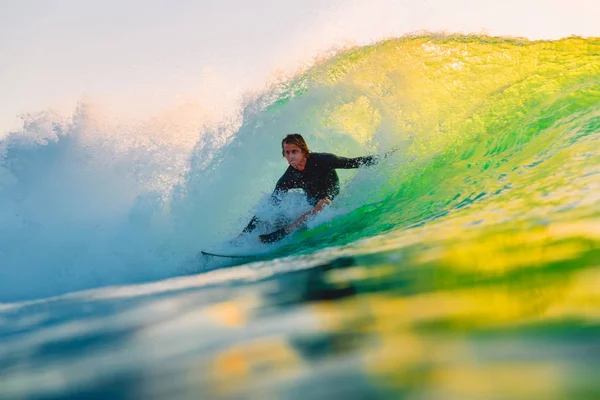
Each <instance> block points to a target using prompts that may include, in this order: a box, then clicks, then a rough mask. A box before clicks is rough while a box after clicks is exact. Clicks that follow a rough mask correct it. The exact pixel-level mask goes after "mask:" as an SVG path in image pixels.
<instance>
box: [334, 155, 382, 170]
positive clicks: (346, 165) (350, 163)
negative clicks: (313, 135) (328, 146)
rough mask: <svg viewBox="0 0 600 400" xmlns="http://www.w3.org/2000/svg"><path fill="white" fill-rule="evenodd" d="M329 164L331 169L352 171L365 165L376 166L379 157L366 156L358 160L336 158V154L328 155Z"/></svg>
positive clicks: (357, 158)
mask: <svg viewBox="0 0 600 400" xmlns="http://www.w3.org/2000/svg"><path fill="white" fill-rule="evenodd" d="M326 160H327V163H328V164H329V166H330V167H331V168H341V169H352V168H360V167H362V166H363V165H374V164H377V163H378V162H379V157H378V156H364V157H356V158H346V157H340V156H336V155H335V154H327V155H326Z"/></svg>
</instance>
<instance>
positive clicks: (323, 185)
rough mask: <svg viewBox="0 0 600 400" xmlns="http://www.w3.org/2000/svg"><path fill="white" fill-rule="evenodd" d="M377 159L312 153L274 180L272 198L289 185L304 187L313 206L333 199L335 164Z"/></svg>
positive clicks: (336, 191)
mask: <svg viewBox="0 0 600 400" xmlns="http://www.w3.org/2000/svg"><path fill="white" fill-rule="evenodd" d="M378 161H379V158H378V157H377V156H365V157H357V158H346V157H339V156H336V155H335V154H330V153H311V154H310V155H309V156H308V158H307V159H306V166H305V167H304V169H303V170H302V171H299V170H297V169H296V168H294V167H292V166H291V165H290V166H289V167H288V169H287V170H286V171H285V173H284V174H283V175H282V176H281V178H279V181H277V185H276V186H275V190H274V191H273V194H272V195H271V198H272V199H273V200H275V201H277V198H278V195H279V194H280V193H283V192H287V191H288V190H290V189H304V191H305V193H306V197H307V200H308V202H309V203H310V204H311V205H312V206H313V207H314V206H315V205H316V204H317V203H318V202H319V200H322V199H325V198H327V199H329V200H333V199H334V198H335V197H336V196H337V195H338V194H339V192H340V179H339V178H338V175H337V172H335V170H336V168H341V169H351V168H359V167H361V166H363V165H373V164H376V163H377V162H378ZM257 222H258V219H257V218H256V217H254V218H252V220H251V221H250V223H249V224H248V226H247V227H246V228H245V229H244V232H252V231H253V230H254V229H255V228H256V223H257Z"/></svg>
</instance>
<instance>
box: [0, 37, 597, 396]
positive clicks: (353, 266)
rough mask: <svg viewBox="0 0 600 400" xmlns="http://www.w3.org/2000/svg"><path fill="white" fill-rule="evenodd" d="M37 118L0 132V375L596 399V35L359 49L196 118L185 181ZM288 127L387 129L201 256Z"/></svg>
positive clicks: (255, 200)
mask: <svg viewBox="0 0 600 400" xmlns="http://www.w3.org/2000/svg"><path fill="white" fill-rule="evenodd" d="M38 128H39V129H40V130H45V131H49V132H53V134H52V135H50V134H48V135H47V136H49V139H45V141H43V140H42V141H39V140H38V141H34V142H33V143H25V142H24V141H23V140H22V139H20V138H22V137H23V136H24V135H26V134H27V133H28V132H24V133H21V134H20V135H16V134H15V135H13V136H11V137H9V138H8V139H5V141H4V143H3V146H2V149H3V161H2V179H3V181H2V192H0V193H1V194H2V197H1V200H2V204H4V205H5V207H3V208H4V210H9V211H5V212H3V214H2V216H3V221H4V222H5V223H4V224H3V227H2V230H1V231H0V233H2V235H3V236H2V237H3V239H5V240H3V243H5V246H4V247H3V248H2V249H1V250H2V254H3V256H4V260H6V265H7V267H5V270H4V271H5V275H4V277H5V278H6V279H3V282H2V283H0V288H1V289H2V298H0V301H2V302H3V303H2V305H0V324H1V325H0V337H2V341H1V342H0V360H1V361H0V372H1V373H0V397H6V398H40V399H41V398H44V399H46V398H93V397H96V398H109V397H112V398H244V397H251V398H298V397H300V396H301V397H302V398H315V399H316V398H337V397H346V398H357V399H358V398H408V399H413V398H415V399H416V398H419V399H420V398H460V399H466V398H473V399H481V398H518V399H520V398H522V399H571V398H578V399H592V398H597V397H598V396H600V386H599V385H598V383H597V379H596V375H597V370H598V367H600V365H599V361H598V360H599V358H598V357H597V356H596V354H597V353H598V348H599V346H600V339H599V338H600V325H599V320H600V312H599V310H600V195H599V193H600V136H599V131H600V41H599V40H598V39H582V38H568V39H563V40H559V41H537V42H530V41H526V40H516V39H502V38H491V37H483V36H415V37H407V38H401V39H394V40H388V41H385V42H381V43H378V44H375V45H372V46H367V47H361V48H356V49H352V50H350V51H347V52H345V53H343V54H339V55H337V56H336V57H334V58H332V59H326V60H323V61H322V62H320V63H318V64H317V65H315V66H314V67H312V68H311V69H309V70H308V71H306V72H304V73H302V74H300V75H298V76H296V77H295V78H294V79H293V80H292V81H290V82H287V83H286V84H285V85H282V86H281V87H276V88H274V89H273V90H272V91H270V92H269V93H267V94H265V95H263V96H262V97H259V98H257V99H255V100H254V101H252V102H251V103H250V104H249V105H248V106H247V107H246V108H245V109H244V111H243V114H242V119H241V122H240V123H239V125H236V126H235V128H234V129H230V127H226V126H223V127H220V128H217V129H214V130H210V131H206V132H204V135H203V136H202V137H201V139H200V140H199V141H198V142H197V143H196V145H195V147H194V149H193V151H192V152H191V155H188V156H186V157H185V160H186V161H185V164H186V165H187V167H186V168H185V169H183V170H182V171H180V172H178V174H179V175H177V174H175V175H177V177H179V178H180V179H174V178H173V176H175V175H169V173H168V172H165V171H163V170H160V171H159V173H156V174H155V173H154V172H155V170H156V169H157V168H159V167H158V166H157V165H155V164H154V163H151V162H148V161H146V160H145V159H144V158H143V157H142V156H136V157H131V154H127V155H126V157H125V158H126V159H127V160H121V159H119V158H116V159H115V156H114V154H113V153H110V154H112V155H111V157H113V159H112V161H113V162H112V163H110V168H108V169H107V168H106V164H105V163H104V164H103V163H102V162H100V163H99V164H95V163H94V162H90V161H89V157H87V155H88V153H86V152H85V151H84V149H85V147H84V146H80V145H79V144H78V143H80V142H81V139H80V137H79V136H78V135H80V134H81V132H88V131H89V130H90V129H93V128H94V127H93V126H91V125H90V124H89V122H86V120H85V118H83V122H81V121H77V120H74V121H71V122H69V123H67V124H66V125H59V124H46V125H43V126H41V127H38ZM288 132H300V133H302V134H303V135H304V136H305V138H306V139H307V141H308V143H309V145H310V147H311V148H312V149H313V150H315V151H328V152H333V153H336V154H339V155H345V156H358V155H364V154H375V153H383V152H385V151H386V150H388V149H390V148H392V147H398V148H399V149H400V150H399V151H398V152H397V153H395V154H394V155H393V156H392V157H389V158H387V159H385V160H384V161H383V162H382V163H380V164H379V165H377V166H374V167H369V168H364V169H361V170H359V171H343V172H341V173H340V177H341V179H342V181H343V185H342V194H341V195H340V197H339V198H338V199H336V202H335V203H334V204H332V206H331V207H330V209H328V210H327V211H326V212H324V213H323V214H322V215H320V216H319V217H318V218H317V219H316V220H314V221H312V222H310V223H309V226H308V228H310V229H303V230H301V231H299V232H297V233H295V234H294V235H293V236H291V237H290V238H288V239H286V241H284V242H283V243H281V244H280V245H278V246H275V247H271V248H264V247H260V246H258V245H253V247H252V248H253V250H255V251H269V253H268V255H267V256H264V257H261V258H260V260H241V261H239V260H238V261H235V262H223V261H218V262H216V261H214V260H206V259H202V258H197V257H196V253H197V251H198V250H200V249H204V248H212V247H215V246H221V248H223V246H224V245H223V244H222V243H223V242H224V241H226V240H227V239H229V238H231V237H233V236H234V235H237V233H238V232H239V231H240V230H241V229H242V228H243V226H244V225H245V223H247V220H248V218H249V217H250V216H251V215H252V213H253V212H254V209H255V207H256V205H257V204H259V203H260V201H261V199H264V197H265V196H267V195H268V193H269V192H270V191H271V190H272V188H273V186H274V182H275V181H276V179H277V178H278V177H279V176H280V175H281V173H282V172H283V170H284V168H285V163H284V162H283V161H282V160H281V158H280V153H279V149H278V146H279V143H280V140H281V138H282V137H283V135H284V134H285V133H288ZM99 148H100V147H98V148H94V149H93V150H94V151H95V152H97V151H98V149H99ZM174 151H175V150H174ZM95 154H97V153H95ZM164 154H166V155H171V153H168V152H166V153H164ZM173 158H175V157H173ZM171 159H172V158H170V157H166V156H165V157H164V158H163V159H162V161H164V162H165V163H167V164H168V162H169V161H168V160H171ZM115 160H116V161H115ZM131 160H133V161H131ZM74 166H75V167H77V169H76V170H77V171H78V172H77V173H74V172H73V171H74V170H75V169H74V168H73V167H74ZM166 169H167V168H165V170H166ZM132 170H135V171H134V172H131V171H132ZM49 171H50V172H49ZM150 171H152V173H150ZM77 174H79V175H77ZM91 178H94V179H95V182H108V183H106V184H105V183H102V184H101V189H102V190H98V191H97V192H93V193H87V192H85V191H83V190H81V189H80V185H79V184H80V183H82V182H87V181H89V180H90V179H91ZM159 178H160V179H163V180H169V179H173V182H172V183H171V184H170V185H166V186H165V187H166V188H167V189H165V188H164V187H161V188H160V189H157V188H156V187H155V186H153V185H152V184H150V185H149V184H148V182H151V183H156V182H157V180H159ZM49 182H50V183H49ZM132 182H134V183H133V184H132ZM57 185H58V186H59V187H60V188H61V189H62V190H60V191H59V192H60V193H61V194H56V192H55V189H56V187H57ZM47 186H50V187H51V188H47ZM90 186H92V187H93V185H90ZM80 190H81V191H80ZM73 193H75V194H77V195H76V196H73ZM49 194H51V195H49ZM74 199H75V200H74ZM42 200H43V202H42ZM96 203H98V204H96ZM42 205H43V207H42ZM7 243H8V244H11V245H8V244H7ZM30 249H36V251H31V250H30ZM225 250H230V251H235V250H238V249H236V248H231V247H230V248H227V246H226V245H225ZM110 285H113V286H110ZM114 285H120V286H114ZM86 289H88V290H86ZM90 289H91V290H90ZM76 290H84V291H79V292H75V293H71V294H66V293H69V292H73V291H76ZM47 296H55V297H50V298H48V297H47Z"/></svg>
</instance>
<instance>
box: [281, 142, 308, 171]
mask: <svg viewBox="0 0 600 400" xmlns="http://www.w3.org/2000/svg"><path fill="white" fill-rule="evenodd" d="M283 156H284V157H285V159H286V160H287V162H288V164H290V165H291V166H292V167H294V168H296V169H298V170H300V171H302V170H303V169H304V166H305V165H306V154H305V153H304V152H303V151H302V149H301V148H300V147H298V146H296V145H295V144H288V143H284V144H283Z"/></svg>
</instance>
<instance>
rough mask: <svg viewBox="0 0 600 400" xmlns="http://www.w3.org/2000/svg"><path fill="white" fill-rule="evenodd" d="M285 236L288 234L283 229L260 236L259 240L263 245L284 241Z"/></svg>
mask: <svg viewBox="0 0 600 400" xmlns="http://www.w3.org/2000/svg"><path fill="white" fill-rule="evenodd" d="M285 235H287V232H286V231H285V229H284V228H281V229H277V230H276V231H275V232H271V233H266V234H264V235H258V240H260V241H261V242H262V243H275V242H279V241H280V240H281V239H283V238H284V237H285Z"/></svg>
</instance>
